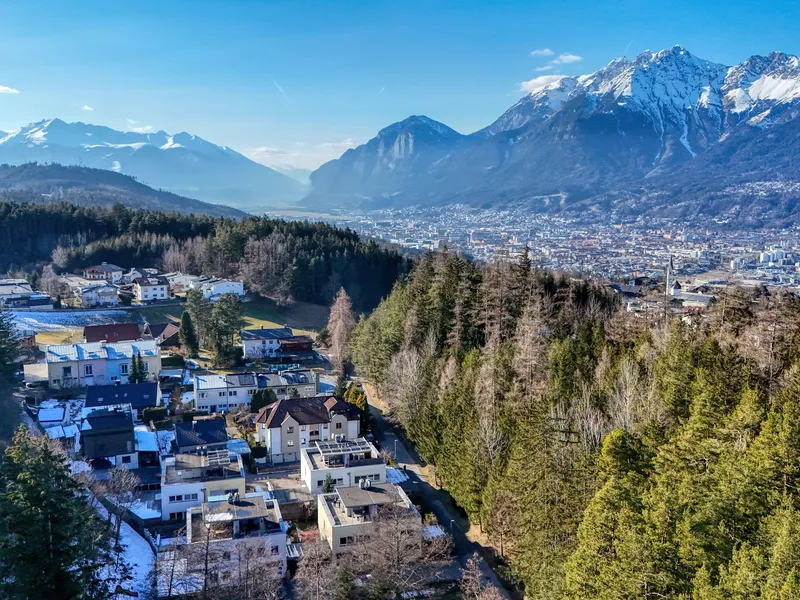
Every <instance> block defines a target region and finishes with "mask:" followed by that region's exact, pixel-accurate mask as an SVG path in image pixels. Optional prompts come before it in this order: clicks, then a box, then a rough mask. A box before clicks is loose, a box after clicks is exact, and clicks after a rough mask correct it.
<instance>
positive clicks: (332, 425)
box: [255, 396, 361, 463]
mask: <svg viewBox="0 0 800 600" xmlns="http://www.w3.org/2000/svg"><path fill="white" fill-rule="evenodd" d="M360 418H361V415H360V413H359V411H358V409H357V408H356V407H355V406H353V405H352V404H348V403H347V402H344V401H343V400H339V399H337V398H334V397H330V398H325V397H320V396H316V397H314V398H287V399H283V400H278V401H277V402H273V403H272V404H270V405H269V406H265V407H264V408H262V409H261V410H260V411H259V412H258V414H257V415H256V419H255V421H256V439H257V440H258V442H260V443H261V444H264V445H265V446H266V447H267V455H268V457H269V459H270V460H271V461H272V462H273V463H282V462H294V461H297V460H300V452H301V451H302V450H303V449H304V448H313V447H314V444H315V443H316V442H319V441H322V442H325V441H329V440H335V439H347V440H355V439H358V437H359V435H360V427H361V423H360Z"/></svg>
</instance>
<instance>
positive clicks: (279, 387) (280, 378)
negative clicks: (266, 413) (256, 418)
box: [194, 369, 319, 414]
mask: <svg viewBox="0 0 800 600" xmlns="http://www.w3.org/2000/svg"><path fill="white" fill-rule="evenodd" d="M194 390H195V391H194V394H195V408H196V409H197V410H204V411H207V412H209V413H212V414H213V413H218V412H228V411H231V410H236V409H238V408H241V407H245V406H246V407H248V408H249V407H250V399H251V397H252V395H253V394H254V393H255V392H256V391H258V390H272V391H273V392H274V393H275V397H276V398H278V399H279V400H282V399H285V398H290V397H292V396H295V397H311V396H316V395H317V393H318V391H319V376H318V375H317V373H315V372H314V371H312V370H310V369H295V370H286V371H282V372H280V373H234V374H229V375H216V374H213V373H210V374H208V375H197V376H195V384H194Z"/></svg>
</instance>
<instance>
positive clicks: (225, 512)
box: [156, 492, 291, 598]
mask: <svg viewBox="0 0 800 600" xmlns="http://www.w3.org/2000/svg"><path fill="white" fill-rule="evenodd" d="M286 530H287V526H286V523H285V522H284V520H283V518H282V516H281V510H280V507H279V506H278V502H277V501H275V500H274V499H272V498H270V497H269V496H268V494H265V493H263V492H253V493H249V494H245V495H244V496H233V497H230V496H218V497H214V498H211V499H210V500H209V501H208V502H203V503H202V504H201V505H200V506H195V507H192V508H190V509H189V510H187V511H186V529H185V531H186V535H185V536H184V537H183V538H181V540H180V541H179V545H178V546H175V545H174V544H170V545H166V546H161V547H160V548H159V556H158V560H159V562H160V563H162V564H165V565H170V568H169V569H159V571H160V572H159V574H158V580H157V585H156V589H157V597H159V598H174V597H175V596H184V595H192V596H194V595H197V594H201V593H202V592H203V588H204V586H206V585H209V586H210V587H211V588H212V595H214V596H219V597H225V594H224V592H223V591H222V590H223V589H224V588H225V587H227V586H237V585H247V581H246V580H244V579H245V578H251V579H250V580H251V581H253V580H255V579H258V578H260V577H263V576H264V575H265V574H266V573H265V571H264V569H265V568H266V569H270V568H271V569H274V573H275V575H277V576H283V575H285V574H286V562H287V555H288V552H289V548H290V547H291V544H289V542H288V540H287V535H286ZM192 546H195V547H196V549H195V551H192ZM206 551H207V552H208V555H209V556H211V557H213V564H211V565H210V566H211V569H210V571H211V572H210V573H209V574H208V577H207V576H206V564H205V562H204V561H201V560H193V559H192V557H193V556H199V555H200V554H203V553H205V552H206ZM243 557H245V559H244V560H242V558H243ZM243 580H244V581H243Z"/></svg>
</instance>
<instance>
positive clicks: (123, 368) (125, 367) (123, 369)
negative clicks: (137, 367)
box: [119, 363, 128, 375]
mask: <svg viewBox="0 0 800 600" xmlns="http://www.w3.org/2000/svg"><path fill="white" fill-rule="evenodd" d="M119 372H120V373H122V374H123V375H127V374H128V364H127V363H123V364H121V365H120V366H119Z"/></svg>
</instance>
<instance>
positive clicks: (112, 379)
mask: <svg viewBox="0 0 800 600" xmlns="http://www.w3.org/2000/svg"><path fill="white" fill-rule="evenodd" d="M117 379H119V377H117V376H116V375H112V376H111V381H116V380H117Z"/></svg>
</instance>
